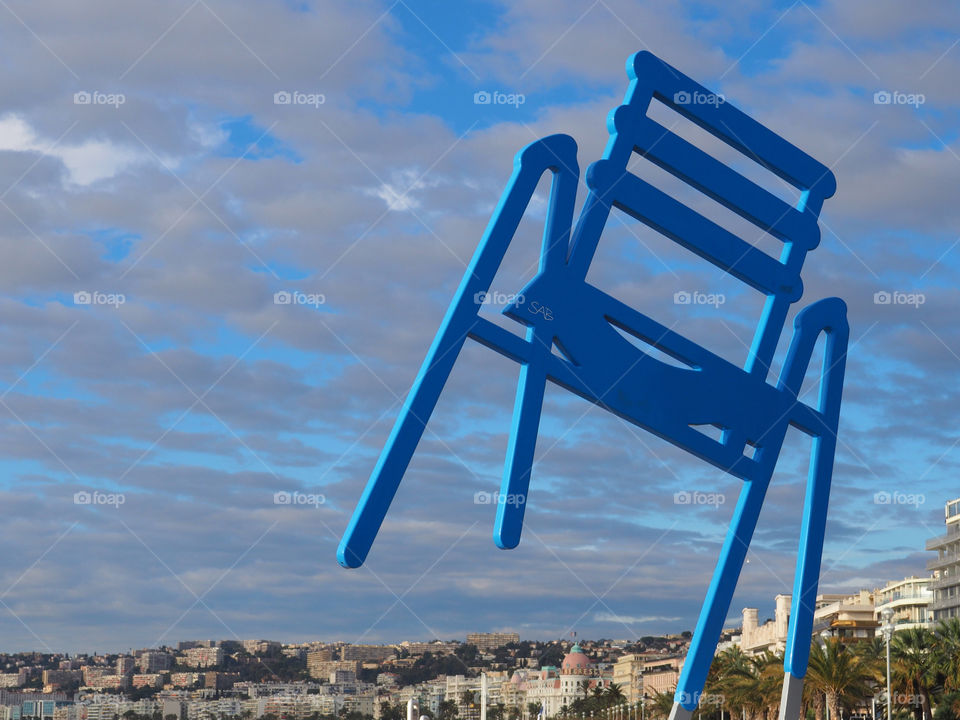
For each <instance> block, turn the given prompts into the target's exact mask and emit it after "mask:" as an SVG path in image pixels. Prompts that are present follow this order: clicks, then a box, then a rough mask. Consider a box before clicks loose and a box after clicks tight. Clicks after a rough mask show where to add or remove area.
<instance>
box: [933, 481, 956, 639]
mask: <svg viewBox="0 0 960 720" xmlns="http://www.w3.org/2000/svg"><path fill="white" fill-rule="evenodd" d="M944 515H945V523H946V532H945V533H944V534H943V535H938V536H937V537H935V538H931V539H930V540H927V546H926V547H927V550H932V551H933V552H935V553H937V557H936V558H934V559H933V560H930V561H929V562H928V563H927V570H930V571H931V572H932V573H933V578H932V580H931V583H930V590H931V591H932V592H933V600H932V602H931V603H930V609H931V610H932V611H933V618H932V619H933V621H934V622H939V621H940V620H946V619H947V618H954V617H960V498H957V499H956V500H950V501H949V502H947V503H946V504H945V505H944Z"/></svg>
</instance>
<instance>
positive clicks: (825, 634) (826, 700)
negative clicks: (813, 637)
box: [820, 629, 830, 720]
mask: <svg viewBox="0 0 960 720" xmlns="http://www.w3.org/2000/svg"><path fill="white" fill-rule="evenodd" d="M820 639H821V640H822V641H823V649H824V652H826V649H827V640H829V639H830V630H829V629H827V630H821V631H820ZM823 717H824V718H825V720H830V696H829V695H827V693H824V694H823Z"/></svg>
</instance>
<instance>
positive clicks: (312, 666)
mask: <svg viewBox="0 0 960 720" xmlns="http://www.w3.org/2000/svg"><path fill="white" fill-rule="evenodd" d="M323 657H326V655H325V654H324V653H323V652H319V653H308V654H307V672H308V673H309V674H310V677H312V678H318V679H322V680H327V679H328V678H329V677H330V675H331V674H333V673H335V672H337V671H338V670H349V671H351V672H353V673H355V674H357V675H359V674H360V670H361V669H362V667H363V664H362V663H361V662H360V661H359V660H322V659H321V658H323Z"/></svg>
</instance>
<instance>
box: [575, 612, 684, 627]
mask: <svg viewBox="0 0 960 720" xmlns="http://www.w3.org/2000/svg"><path fill="white" fill-rule="evenodd" d="M682 619H683V618H680V617H667V616H665V615H617V614H615V613H611V612H600V613H594V615H593V621H594V622H611V623H622V624H624V625H642V624H643V623H652V622H657V623H665V622H678V621H680V620H682Z"/></svg>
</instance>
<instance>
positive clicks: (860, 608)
mask: <svg viewBox="0 0 960 720" xmlns="http://www.w3.org/2000/svg"><path fill="white" fill-rule="evenodd" d="M878 626H879V623H878V622H877V620H876V609H875V607H874V604H873V593H872V592H870V591H869V590H861V591H860V592H859V593H857V594H856V595H835V594H823V595H817V607H816V610H814V613H813V632H814V634H820V635H823V634H824V633H826V634H828V635H829V636H830V637H836V638H840V640H842V641H843V642H856V641H858V640H868V639H870V638H872V637H873V636H874V634H875V633H876V630H877V627H878Z"/></svg>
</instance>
